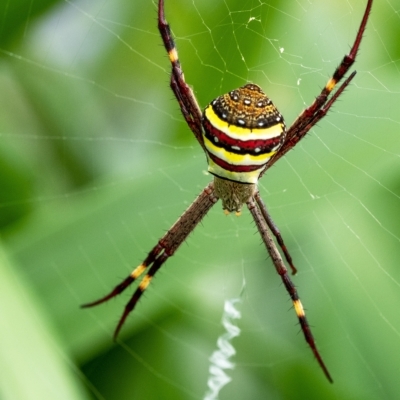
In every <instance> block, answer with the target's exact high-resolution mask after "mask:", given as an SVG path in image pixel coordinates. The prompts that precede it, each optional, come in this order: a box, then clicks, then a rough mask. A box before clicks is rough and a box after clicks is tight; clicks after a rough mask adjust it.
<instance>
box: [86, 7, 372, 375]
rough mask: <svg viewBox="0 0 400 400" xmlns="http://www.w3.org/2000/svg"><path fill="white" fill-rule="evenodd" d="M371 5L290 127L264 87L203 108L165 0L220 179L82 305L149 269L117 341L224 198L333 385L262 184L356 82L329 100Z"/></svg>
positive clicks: (186, 99)
mask: <svg viewBox="0 0 400 400" xmlns="http://www.w3.org/2000/svg"><path fill="white" fill-rule="evenodd" d="M371 7H372V0H368V2H367V6H366V8H365V11H364V16H363V19H362V21H361V24H360V27H359V29H358V33H357V36H356V38H355V41H354V43H353V46H352V48H351V50H350V52H349V54H347V55H345V56H344V58H343V60H342V62H341V63H340V65H339V66H338V67H337V68H336V70H335V72H334V73H333V75H332V77H331V78H330V79H329V80H328V82H327V84H326V85H325V87H324V88H323V89H322V91H321V93H320V94H319V95H318V96H317V97H316V99H315V100H314V102H313V103H312V104H311V105H310V106H309V107H308V108H306V109H305V110H304V111H303V112H302V113H301V114H300V115H299V116H298V117H297V118H296V120H295V121H294V122H293V124H292V125H291V126H290V127H289V128H288V129H286V126H285V122H284V120H283V117H282V115H281V114H280V113H279V111H278V110H277V109H276V107H275V106H274V105H273V103H272V101H271V100H270V99H269V98H268V97H267V96H266V95H265V94H264V92H263V91H262V90H261V88H260V87H259V86H257V85H255V84H252V83H249V84H247V85H244V86H242V87H240V88H238V89H236V90H232V91H231V92H229V93H227V94H224V95H222V96H220V97H218V98H216V99H215V100H213V101H212V102H211V103H210V104H209V105H208V106H207V107H206V108H205V109H204V111H203V112H202V111H201V109H200V107H199V105H198V102H197V100H196V97H195V95H194V93H193V91H192V89H191V88H190V87H189V86H188V85H187V83H186V82H185V79H184V76H183V71H182V67H181V64H180V62H179V58H178V52H177V50H176V47H175V43H174V39H173V37H172V34H171V30H170V27H169V25H168V23H167V21H166V19H165V16H164V0H159V2H158V29H159V31H160V34H161V37H162V40H163V42H164V46H165V49H166V50H167V53H168V56H169V60H170V62H171V65H172V72H171V83H170V84H171V88H172V90H173V92H174V94H175V96H176V98H177V100H178V102H179V106H180V108H181V111H182V114H183V116H184V118H185V120H186V122H187V124H188V126H189V128H190V129H191V131H192V132H193V134H194V136H195V137H196V139H197V141H198V142H199V144H200V146H201V147H202V148H203V150H204V152H205V154H206V156H207V161H208V171H209V172H210V173H211V174H213V175H214V181H213V182H211V183H209V184H208V185H207V186H206V187H205V189H204V190H203V191H202V192H201V193H200V195H199V196H198V197H197V198H196V200H195V201H194V202H193V203H192V204H191V205H190V207H189V208H188V209H187V210H186V211H185V212H184V213H183V214H182V216H181V217H180V218H179V219H178V220H177V221H176V223H175V224H174V225H173V226H172V228H171V229H170V230H169V231H168V232H167V233H166V234H165V235H164V236H163V237H162V238H161V239H160V240H159V242H158V243H157V245H156V246H155V247H154V248H153V249H152V250H151V251H150V253H149V254H148V256H147V257H146V259H145V260H144V261H143V263H142V264H140V265H139V266H138V267H137V268H136V269H134V270H133V272H132V273H131V274H130V275H129V276H128V277H127V278H126V279H125V280H123V281H122V282H121V283H120V284H119V285H117V286H116V287H115V288H114V289H113V290H112V291H111V293H109V294H108V295H107V296H105V297H103V298H101V299H99V300H97V301H94V302H92V303H87V304H84V305H83V306H82V307H91V306H95V305H97V304H100V303H103V302H105V301H107V300H109V299H110V298H112V297H114V296H116V295H118V294H120V293H121V292H122V291H123V290H125V289H126V288H127V287H128V286H129V285H130V284H131V283H132V282H133V281H135V280H136V279H137V278H139V276H140V275H142V274H143V273H144V272H145V271H146V270H147V273H146V274H145V276H144V278H143V279H142V281H141V282H140V284H139V286H138V287H137V289H136V291H135V292H134V294H133V296H132V297H131V299H130V301H129V302H128V304H127V305H126V306H125V310H124V312H123V314H122V317H121V318H120V320H119V323H118V325H117V327H116V329H115V333H114V338H116V337H117V335H118V333H119V331H120V329H121V327H122V325H123V323H124V322H125V320H126V318H127V316H128V315H129V313H130V312H131V311H132V310H133V308H134V307H135V305H136V303H137V302H138V300H139V299H140V297H141V295H142V294H143V292H144V291H145V290H146V288H147V287H148V285H149V283H150V281H151V279H152V278H153V276H154V275H155V273H156V272H157V271H158V270H159V269H160V267H161V266H162V265H163V264H164V263H165V261H166V260H167V259H168V258H169V257H171V256H172V255H173V254H174V253H175V251H176V250H177V249H178V247H179V246H180V245H181V244H182V242H183V241H184V240H185V239H186V238H187V237H188V235H189V234H190V233H191V232H192V231H193V230H194V228H195V227H196V225H197V224H198V223H199V222H200V221H201V220H202V219H203V217H204V216H205V215H206V214H207V212H208V211H209V210H210V209H211V207H212V206H213V205H214V204H215V203H216V202H217V201H218V199H221V201H222V208H223V209H224V211H225V212H226V213H230V212H233V211H234V212H235V213H236V214H237V215H239V214H240V212H241V208H242V206H243V204H246V205H247V208H248V209H249V211H250V213H251V214H252V216H253V218H254V221H255V223H256V225H257V228H258V231H259V233H260V235H261V237H262V240H263V242H264V244H265V246H266V248H267V251H268V253H269V255H270V257H271V259H272V262H273V264H274V266H275V269H276V271H277V273H278V274H279V276H280V277H281V279H282V281H283V284H284V286H285V288H286V290H287V292H288V293H289V295H290V297H291V299H292V302H293V306H294V310H295V312H296V314H297V317H298V319H299V322H300V326H301V329H302V331H303V333H304V336H305V339H306V341H307V343H308V345H309V346H310V348H311V350H312V352H313V353H314V356H315V357H316V359H317V361H318V363H319V365H320V367H321V368H322V370H323V372H324V374H325V376H326V377H327V378H328V380H329V381H330V382H332V378H331V375H330V373H329V372H328V369H327V368H326V366H325V363H324V362H323V360H322V357H321V355H320V354H319V351H318V350H317V347H316V344H315V341H314V337H313V335H312V333H311V329H310V326H309V324H308V322H307V319H306V316H305V313H304V309H303V306H302V304H301V302H300V299H299V296H298V293H297V290H296V288H295V286H294V284H293V283H292V281H291V279H290V277H289V275H288V272H287V269H286V267H285V264H284V262H283V260H282V258H281V255H280V253H279V251H278V249H277V247H276V245H275V242H274V240H273V238H272V236H271V233H270V232H272V233H273V235H274V236H275V239H276V240H277V242H278V244H279V246H280V248H281V249H282V251H283V254H284V256H285V258H286V261H287V263H288V265H289V266H290V268H291V270H292V273H293V274H295V273H296V268H295V267H294V265H293V262H292V258H291V256H290V254H289V252H288V250H287V248H286V246H285V244H284V242H283V239H282V236H281V234H280V232H279V230H278V228H277V227H276V225H275V224H274V222H273V221H272V219H271V217H270V215H269V213H268V211H267V208H266V206H265V204H264V202H263V200H262V199H261V196H260V193H259V191H258V188H257V182H258V179H259V178H260V177H261V176H262V175H263V174H264V173H265V171H266V170H267V169H268V168H270V167H271V165H273V164H275V163H276V162H277V161H278V160H279V159H280V158H281V157H282V156H283V155H285V154H286V153H287V152H288V151H289V150H290V149H292V148H293V147H294V146H295V145H296V144H297V143H298V142H299V141H300V140H301V139H302V138H303V137H304V136H305V135H306V134H307V132H308V131H309V130H310V129H311V128H312V127H313V126H314V125H315V124H316V123H317V122H318V121H319V120H321V119H322V118H323V117H324V116H325V115H326V113H327V112H328V110H329V109H330V107H331V106H332V104H333V103H334V102H335V101H336V100H337V99H338V97H339V96H340V95H341V94H342V93H343V91H344V89H345V88H346V87H347V86H348V84H349V83H350V81H351V80H352V79H353V78H354V76H355V74H356V72H355V71H353V72H352V73H351V74H350V75H349V77H348V78H347V79H346V80H345V81H344V82H343V83H342V84H341V86H340V87H339V88H338V89H337V91H336V92H335V93H334V94H333V95H332V96H331V97H329V95H330V94H331V92H332V91H333V89H334V88H335V86H336V85H337V83H338V82H339V81H340V80H341V79H342V78H343V76H344V75H345V74H346V73H347V71H348V70H349V68H350V67H351V65H352V64H353V63H354V61H355V58H356V55H357V52H358V49H359V46H360V43H361V39H362V36H363V33H364V30H365V27H366V24H367V20H368V17H369V14H370V11H371Z"/></svg>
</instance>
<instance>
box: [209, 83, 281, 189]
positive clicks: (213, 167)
mask: <svg viewBox="0 0 400 400" xmlns="http://www.w3.org/2000/svg"><path fill="white" fill-rule="evenodd" d="M203 128H204V133H203V140H204V145H205V148H206V150H207V156H208V170H209V172H211V173H212V174H214V175H216V176H219V177H221V178H224V179H228V180H230V181H235V182H241V183H252V184H254V183H257V181H258V177H259V175H260V173H261V171H262V170H263V168H264V166H265V164H266V163H267V162H268V160H269V159H270V158H271V157H272V156H273V155H274V154H275V153H276V152H277V150H278V149H279V148H280V147H281V145H282V143H283V139H284V137H285V134H286V127H285V122H284V120H283V117H282V115H281V114H280V112H279V111H278V110H277V108H276V107H275V106H274V104H273V103H272V101H271V100H270V99H269V97H268V96H266V94H265V93H264V92H263V91H262V90H261V88H260V87H259V86H257V85H255V84H252V83H248V84H247V85H245V86H242V87H240V88H239V89H236V90H232V91H231V92H229V93H227V94H224V95H222V96H219V97H217V98H216V99H215V100H213V101H212V102H211V103H210V104H209V105H208V106H207V107H206V108H205V110H204V113H203Z"/></svg>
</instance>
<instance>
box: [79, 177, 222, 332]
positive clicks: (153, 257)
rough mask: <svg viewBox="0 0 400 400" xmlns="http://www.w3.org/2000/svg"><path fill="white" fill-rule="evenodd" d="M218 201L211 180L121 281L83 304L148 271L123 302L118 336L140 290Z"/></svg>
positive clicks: (122, 287) (120, 288)
mask: <svg viewBox="0 0 400 400" xmlns="http://www.w3.org/2000/svg"><path fill="white" fill-rule="evenodd" d="M217 201H218V197H217V195H216V194H215V191H214V183H210V184H208V185H207V186H206V187H205V188H204V190H203V191H202V192H201V193H200V195H199V196H198V197H197V198H196V200H195V201H194V202H193V203H192V204H191V205H190V206H189V208H188V209H187V210H186V211H185V212H184V213H183V214H182V216H181V217H180V218H178V220H177V221H176V222H175V224H174V225H173V226H172V228H171V229H170V230H169V231H168V232H167V233H166V234H165V235H164V236H163V237H162V238H161V239H160V240H159V242H158V243H157V245H156V246H155V247H154V248H153V249H152V250H151V251H150V253H149V255H148V256H147V257H146V259H145V260H144V261H143V263H142V264H140V265H139V266H138V267H137V268H135V269H134V270H133V272H132V273H131V274H130V275H129V276H128V277H127V278H126V279H124V280H123V281H122V282H121V283H120V284H118V285H117V286H115V288H114V289H113V290H112V291H111V292H110V293H109V294H107V295H106V296H104V297H102V298H101V299H99V300H96V301H93V302H91V303H87V304H83V305H82V307H83V308H86V307H93V306H96V305H98V304H101V303H104V302H105V301H107V300H109V299H111V298H113V297H115V296H117V295H118V294H120V293H122V292H123V291H124V290H125V289H126V288H127V287H128V286H130V285H131V284H132V283H133V282H134V281H135V280H136V279H137V278H139V277H140V276H141V275H142V274H143V273H144V272H145V271H146V270H148V271H147V273H146V275H145V276H144V277H143V279H142V280H141V282H140V284H139V286H138V287H137V289H136V291H135V292H134V293H133V296H132V297H131V299H130V300H129V302H128V303H127V304H126V306H125V309H124V312H123V314H122V316H121V318H120V320H119V322H118V325H117V327H116V329H115V332H114V339H116V338H117V336H118V333H119V331H120V330H121V327H122V325H123V324H124V322H125V320H126V318H127V316H128V315H129V314H130V313H131V311H132V310H133V309H134V307H135V305H136V304H137V302H138V301H139V299H140V297H141V296H142V294H143V292H144V291H145V290H146V289H147V287H148V286H149V284H150V281H151V280H152V278H153V277H154V275H155V274H156V272H157V271H158V270H159V269H160V268H161V267H162V265H163V264H164V263H165V261H167V259H168V258H169V257H171V256H172V255H173V254H174V253H175V251H176V250H177V249H178V247H179V246H180V245H181V244H182V243H183V242H184V241H185V239H186V238H187V237H188V235H189V234H190V232H192V231H193V230H194V228H195V227H196V225H197V224H198V223H199V222H200V221H201V220H202V219H203V217H204V216H205V215H206V214H207V213H208V211H209V210H210V208H211V207H212V206H213V205H214V204H215V203H216V202H217Z"/></svg>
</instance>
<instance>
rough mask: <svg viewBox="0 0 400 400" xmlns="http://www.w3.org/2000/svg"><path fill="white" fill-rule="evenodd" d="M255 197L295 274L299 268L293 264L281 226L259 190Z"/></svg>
mask: <svg viewBox="0 0 400 400" xmlns="http://www.w3.org/2000/svg"><path fill="white" fill-rule="evenodd" d="M254 199H255V200H256V202H257V204H258V207H259V208H260V211H261V213H262V215H263V217H264V219H265V222H266V223H267V225H268V228H269V229H270V230H271V232H272V233H273V234H274V236H275V238H276V240H277V242H278V244H279V246H280V248H281V249H282V251H283V254H284V255H285V258H286V261H287V262H288V264H289V267H290V269H291V270H292V274H293V275H295V274H296V272H297V268H296V267H295V266H294V264H293V260H292V256H291V255H290V253H289V250H288V249H287V247H286V245H285V242H284V241H283V238H282V235H281V232H280V231H279V228H278V227H277V226H276V224H275V222H274V221H273V220H272V218H271V215H270V214H269V212H268V210H267V206H266V205H265V203H264V201H263V199H262V198H261V196H260V192H259V191H257V193H256V194H255V195H254Z"/></svg>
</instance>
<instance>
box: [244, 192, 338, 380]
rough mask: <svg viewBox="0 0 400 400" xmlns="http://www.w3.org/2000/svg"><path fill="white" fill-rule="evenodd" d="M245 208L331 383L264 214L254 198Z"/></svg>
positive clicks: (308, 340)
mask: <svg viewBox="0 0 400 400" xmlns="http://www.w3.org/2000/svg"><path fill="white" fill-rule="evenodd" d="M247 207H248V209H249V211H250V212H251V215H252V216H253V219H254V221H255V223H256V225H257V228H258V231H259V232H260V235H261V237H262V240H263V242H264V244H265V247H266V248H267V251H268V253H269V255H270V257H271V260H272V263H273V264H274V266H275V269H276V272H277V273H278V274H279V276H280V277H281V279H282V282H283V284H284V286H285V289H286V290H287V292H288V293H289V296H290V298H291V300H292V302H293V307H294V310H295V312H296V315H297V318H298V319H299V322H300V326H301V330H302V331H303V334H304V337H305V339H306V342H307V343H308V345H309V346H310V348H311V350H312V352H313V353H314V356H315V358H316V359H317V361H318V364H319V365H320V367H321V368H322V371H323V372H324V374H325V376H326V377H327V378H328V380H329V382H331V383H333V380H332V377H331V375H330V373H329V371H328V368H327V367H326V365H325V363H324V361H323V360H322V357H321V355H320V353H319V351H318V349H317V346H316V344H315V340H314V336H313V334H312V332H311V328H310V325H309V324H308V321H307V319H306V315H305V312H304V308H303V305H302V304H301V301H300V298H299V295H298V293H297V289H296V287H295V285H294V284H293V282H292V280H291V279H290V277H289V274H288V272H287V269H286V267H285V264H284V263H283V260H282V257H281V255H280V254H279V251H278V249H277V247H276V245H275V243H274V241H273V239H272V237H271V234H270V232H269V230H268V224H267V222H266V219H265V217H264V213H263V212H262V210H261V207H260V203H258V202H256V201H255V199H254V198H251V199H250V200H249V201H248V202H247Z"/></svg>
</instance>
